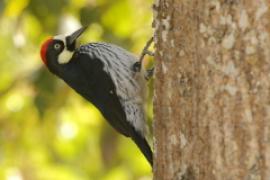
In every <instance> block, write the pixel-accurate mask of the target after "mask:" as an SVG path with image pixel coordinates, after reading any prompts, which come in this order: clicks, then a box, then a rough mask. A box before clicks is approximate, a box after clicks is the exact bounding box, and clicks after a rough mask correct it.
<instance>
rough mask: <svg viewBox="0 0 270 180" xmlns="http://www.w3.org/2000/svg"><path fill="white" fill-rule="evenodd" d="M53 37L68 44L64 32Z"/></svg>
mask: <svg viewBox="0 0 270 180" xmlns="http://www.w3.org/2000/svg"><path fill="white" fill-rule="evenodd" d="M53 39H55V40H60V41H63V42H64V44H65V45H66V36H65V35H63V34H60V35H57V36H54V37H53Z"/></svg>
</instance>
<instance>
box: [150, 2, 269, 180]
mask: <svg viewBox="0 0 270 180" xmlns="http://www.w3.org/2000/svg"><path fill="white" fill-rule="evenodd" d="M269 6H270V1H269V0H157V1H156V2H155V4H154V26H155V36H156V37H155V44H156V48H157V51H156V55H155V56H156V57H155V59H156V73H155V76H156V79H155V93H154V113H155V119H154V136H155V145H154V148H155V165H154V179H155V180H167V179H168V180H170V179H176V180H178V179H183V180H192V179H198V180H212V179H228V180H235V179H245V180H253V179H254V180H256V179H258V180H259V179H265V180H268V179H270V10H269Z"/></svg>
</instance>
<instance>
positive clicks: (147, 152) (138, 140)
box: [131, 132, 153, 167]
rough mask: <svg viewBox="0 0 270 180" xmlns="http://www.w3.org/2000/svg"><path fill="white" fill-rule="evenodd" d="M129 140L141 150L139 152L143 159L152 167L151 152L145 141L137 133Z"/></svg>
mask: <svg viewBox="0 0 270 180" xmlns="http://www.w3.org/2000/svg"><path fill="white" fill-rule="evenodd" d="M131 138H132V140H133V141H134V142H135V143H136V145H137V146H138V147H139V149H140V150H141V152H142V153H143V155H144V157H145V158H146V159H147V161H148V162H149V164H150V165H151V166H152V167H153V152H152V150H151V148H150V146H149V144H148V142H147V141H146V139H145V138H144V137H143V136H141V135H140V134H138V133H137V132H136V133H135V134H134V136H132V137H131Z"/></svg>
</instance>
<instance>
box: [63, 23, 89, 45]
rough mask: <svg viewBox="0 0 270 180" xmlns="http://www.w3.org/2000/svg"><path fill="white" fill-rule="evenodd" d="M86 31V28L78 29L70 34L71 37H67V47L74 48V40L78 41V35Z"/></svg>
mask: <svg viewBox="0 0 270 180" xmlns="http://www.w3.org/2000/svg"><path fill="white" fill-rule="evenodd" d="M86 29H87V26H85V27H82V28H80V29H78V30H77V31H75V32H74V33H72V34H71V35H69V36H67V39H66V41H67V47H73V46H75V41H76V39H78V37H80V35H81V34H82V33H83V32H84V31H85V30H86Z"/></svg>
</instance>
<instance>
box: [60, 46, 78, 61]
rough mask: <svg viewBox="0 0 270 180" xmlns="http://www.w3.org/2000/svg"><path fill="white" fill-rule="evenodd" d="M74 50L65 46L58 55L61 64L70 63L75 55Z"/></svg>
mask: <svg viewBox="0 0 270 180" xmlns="http://www.w3.org/2000/svg"><path fill="white" fill-rule="evenodd" d="M73 53H74V52H71V51H68V50H67V48H66V47H65V49H64V50H63V51H62V52H61V53H60V54H59V56H58V60H57V61H58V63H59V64H66V63H68V62H69V61H70V60H71V58H72V56H73Z"/></svg>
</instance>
